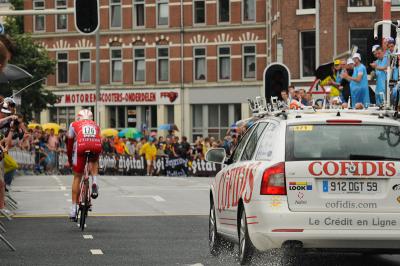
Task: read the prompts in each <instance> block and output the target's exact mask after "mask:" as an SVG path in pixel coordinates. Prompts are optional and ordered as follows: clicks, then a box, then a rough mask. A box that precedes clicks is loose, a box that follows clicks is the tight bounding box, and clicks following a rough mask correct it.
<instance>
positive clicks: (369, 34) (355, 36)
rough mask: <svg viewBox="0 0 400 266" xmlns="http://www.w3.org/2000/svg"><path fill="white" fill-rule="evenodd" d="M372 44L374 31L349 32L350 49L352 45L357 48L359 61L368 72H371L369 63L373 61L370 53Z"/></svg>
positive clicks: (354, 30)
mask: <svg viewBox="0 0 400 266" xmlns="http://www.w3.org/2000/svg"><path fill="white" fill-rule="evenodd" d="M378 43H379V40H378ZM374 44H375V39H374V31H373V30H372V29H351V30H350V47H351V46H353V45H356V46H357V47H358V53H360V55H361V61H362V63H363V64H364V65H365V66H366V67H367V70H368V72H369V71H370V70H372V69H371V67H370V63H373V62H374V60H375V58H374V55H373V54H372V53H371V52H370V51H371V49H372V46H373V45H374Z"/></svg>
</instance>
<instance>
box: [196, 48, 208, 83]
mask: <svg viewBox="0 0 400 266" xmlns="http://www.w3.org/2000/svg"><path fill="white" fill-rule="evenodd" d="M206 73H207V59H206V49H205V48H194V79H195V80H196V81H205V80H206V79H207V74H206Z"/></svg>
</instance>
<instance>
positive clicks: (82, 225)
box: [79, 181, 90, 231]
mask: <svg viewBox="0 0 400 266" xmlns="http://www.w3.org/2000/svg"><path fill="white" fill-rule="evenodd" d="M84 182H85V183H84V186H83V191H82V200H83V204H82V203H81V206H79V209H80V218H79V227H80V228H81V230H82V231H83V230H85V223H86V217H87V214H88V210H89V202H88V197H90V196H89V195H88V194H89V182H87V181H84Z"/></svg>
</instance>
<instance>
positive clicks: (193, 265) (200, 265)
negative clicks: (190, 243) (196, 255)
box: [189, 263, 204, 266]
mask: <svg viewBox="0 0 400 266" xmlns="http://www.w3.org/2000/svg"><path fill="white" fill-rule="evenodd" d="M189 266H204V265H203V264H201V263H195V264H189Z"/></svg>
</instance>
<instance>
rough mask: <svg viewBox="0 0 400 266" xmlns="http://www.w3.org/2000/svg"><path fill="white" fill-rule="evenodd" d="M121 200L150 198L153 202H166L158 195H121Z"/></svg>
mask: <svg viewBox="0 0 400 266" xmlns="http://www.w3.org/2000/svg"><path fill="white" fill-rule="evenodd" d="M120 197H121V198H152V199H153V200H155V201H158V202H163V201H166V200H165V199H163V198H162V197H161V196H158V195H155V196H154V195H122V196H120Z"/></svg>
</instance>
